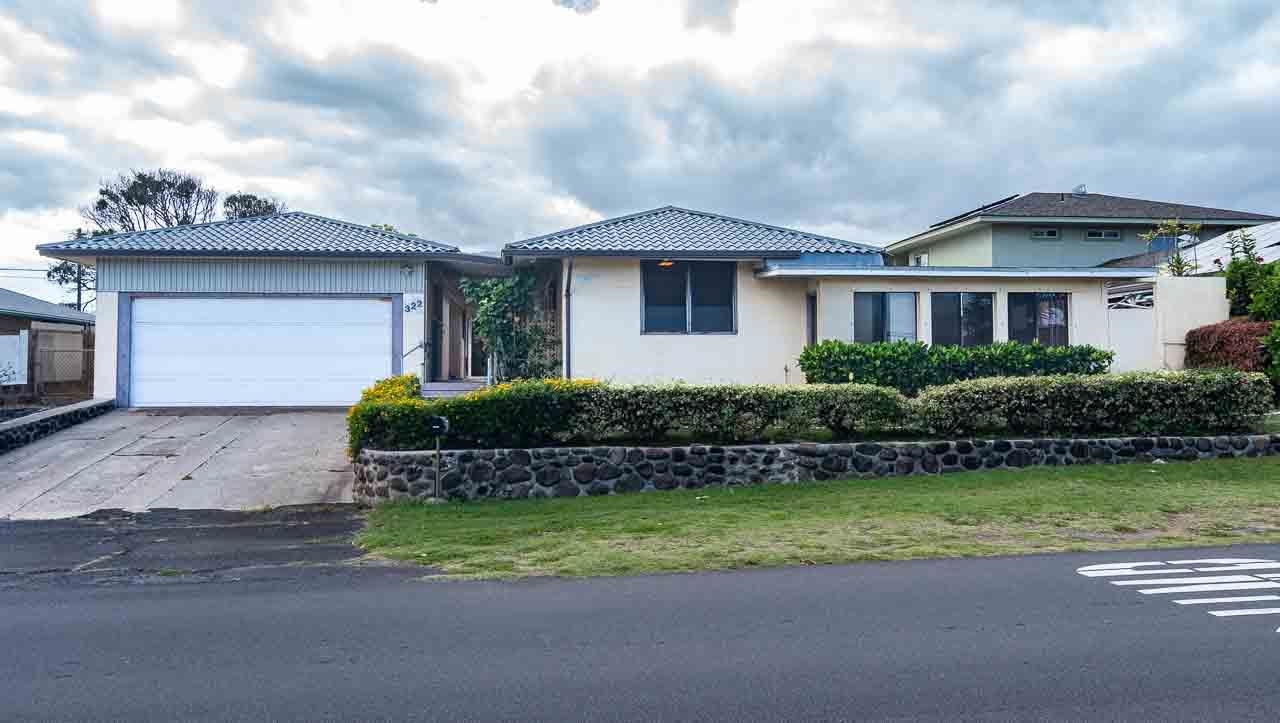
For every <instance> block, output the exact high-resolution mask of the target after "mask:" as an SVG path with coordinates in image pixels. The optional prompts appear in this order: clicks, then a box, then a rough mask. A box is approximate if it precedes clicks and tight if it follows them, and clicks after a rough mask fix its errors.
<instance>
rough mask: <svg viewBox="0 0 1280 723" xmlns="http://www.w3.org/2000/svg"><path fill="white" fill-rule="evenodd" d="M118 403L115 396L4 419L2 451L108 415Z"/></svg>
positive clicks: (0, 425) (0, 432)
mask: <svg viewBox="0 0 1280 723" xmlns="http://www.w3.org/2000/svg"><path fill="white" fill-rule="evenodd" d="M115 406H116V402H115V400H114V399H94V400H90V401H87V402H79V403H77V404H68V405H67V406H65V407H55V408H53V409H46V410H44V411H42V412H36V413H35V414H28V415H26V416H24V417H15V418H14V419H10V420H8V421H6V422H0V454H3V453H4V452H8V451H10V450H14V449H17V448H18V447H21V446H23V445H26V444H31V443H32V442H34V441H36V440H37V439H40V438H41V437H47V436H49V435H50V434H53V433H54V432H56V431H58V430H60V429H66V428H67V427H70V426H72V425H76V424H79V423H81V422H83V421H85V420H88V419H93V418H94V417H96V416H98V415H101V414H106V413H107V412H109V411H111V410H112V409H114V408H115Z"/></svg>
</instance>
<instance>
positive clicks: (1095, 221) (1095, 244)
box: [885, 186, 1280, 267]
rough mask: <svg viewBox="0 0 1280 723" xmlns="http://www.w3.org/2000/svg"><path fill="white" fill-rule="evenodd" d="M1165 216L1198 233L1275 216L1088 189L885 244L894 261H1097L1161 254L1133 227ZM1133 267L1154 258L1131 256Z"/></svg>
mask: <svg viewBox="0 0 1280 723" xmlns="http://www.w3.org/2000/svg"><path fill="white" fill-rule="evenodd" d="M1167 219H1178V220H1180V221H1182V222H1184V223H1199V224H1201V225H1202V228H1201V232H1200V238H1203V239H1208V238H1213V237H1214V236H1217V235H1219V234H1224V233H1226V232H1228V231H1233V230H1236V229H1240V228H1247V227H1250V226H1256V225H1259V224H1264V223H1269V222H1272V221H1280V217H1276V216H1270V215H1267V214H1263V213H1252V212H1249V211H1232V210H1228V209H1222V208H1208V207H1205V206H1192V205H1188V204H1185V203H1170V202H1168V201H1148V200H1145V199H1141V198H1126V197H1123V196H1109V195H1106V194H1101V193H1089V192H1088V191H1086V190H1085V189H1084V187H1083V186H1082V187H1080V188H1077V189H1076V190H1075V191H1071V192H1064V193H1043V192H1038V193H1027V194H1021V195H1018V194H1015V195H1013V196H1009V197H1008V198H1002V199H1000V200H998V201H995V202H994V203H988V204H986V205H984V206H979V207H978V208H975V209H973V210H971V211H966V212H964V213H962V214H959V215H956V216H952V217H951V218H947V219H944V220H942V221H939V222H937V223H935V224H933V225H931V226H930V227H929V228H927V229H925V230H923V231H921V232H919V233H916V234H913V235H911V236H909V237H907V238H905V239H902V240H901V241H896V242H894V243H891V244H889V245H888V246H886V247H885V253H886V254H888V256H889V260H890V263H893V264H895V265H899V266H907V265H910V266H929V265H933V266H997V267H1012V266H1098V265H1101V264H1103V263H1104V262H1107V261H1110V260H1112V259H1120V258H1125V257H1139V256H1142V255H1145V254H1147V253H1148V252H1153V251H1154V252H1155V253H1156V254H1157V257H1158V258H1160V259H1163V257H1165V256H1167V255H1168V252H1169V249H1170V248H1171V247H1172V244H1174V243H1177V240H1176V239H1153V240H1152V242H1151V243H1150V244H1148V242H1147V241H1145V240H1144V239H1142V238H1141V237H1140V236H1139V234H1142V233H1145V232H1148V231H1151V230H1152V229H1153V228H1155V226H1156V224H1158V223H1160V222H1161V221H1164V220H1167ZM1129 265H1132V266H1145V267H1151V266H1155V265H1158V264H1157V263H1153V262H1152V259H1150V258H1137V259H1136V260H1135V262H1134V263H1131V264H1129Z"/></svg>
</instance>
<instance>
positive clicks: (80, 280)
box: [76, 264, 84, 311]
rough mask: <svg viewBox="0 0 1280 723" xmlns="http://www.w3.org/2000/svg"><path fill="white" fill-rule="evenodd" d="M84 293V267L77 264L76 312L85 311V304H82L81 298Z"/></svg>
mask: <svg viewBox="0 0 1280 723" xmlns="http://www.w3.org/2000/svg"><path fill="white" fill-rule="evenodd" d="M83 291H84V267H83V266H81V265H80V264H76V311H84V304H82V303H81V301H80V299H81V298H82V297H81V296H80V294H81V293H83Z"/></svg>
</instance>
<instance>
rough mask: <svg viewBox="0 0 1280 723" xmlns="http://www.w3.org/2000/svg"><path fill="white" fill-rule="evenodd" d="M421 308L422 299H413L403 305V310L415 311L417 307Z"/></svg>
mask: <svg viewBox="0 0 1280 723" xmlns="http://www.w3.org/2000/svg"><path fill="white" fill-rule="evenodd" d="M421 308H422V299H414V300H413V301H410V302H409V303H407V304H405V305H404V310H405V311H406V312H409V311H417V310H418V309H421Z"/></svg>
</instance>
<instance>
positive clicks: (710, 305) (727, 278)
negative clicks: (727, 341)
mask: <svg viewBox="0 0 1280 723" xmlns="http://www.w3.org/2000/svg"><path fill="white" fill-rule="evenodd" d="M735 270H736V264H733V263H718V262H714V261H712V262H707V261H698V262H694V263H691V264H689V276H690V280H691V289H692V293H691V294H690V298H691V300H692V303H693V313H692V315H691V316H690V321H691V324H692V326H693V329H692V331H694V332H695V333H709V332H731V331H733V274H734V271H735Z"/></svg>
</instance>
